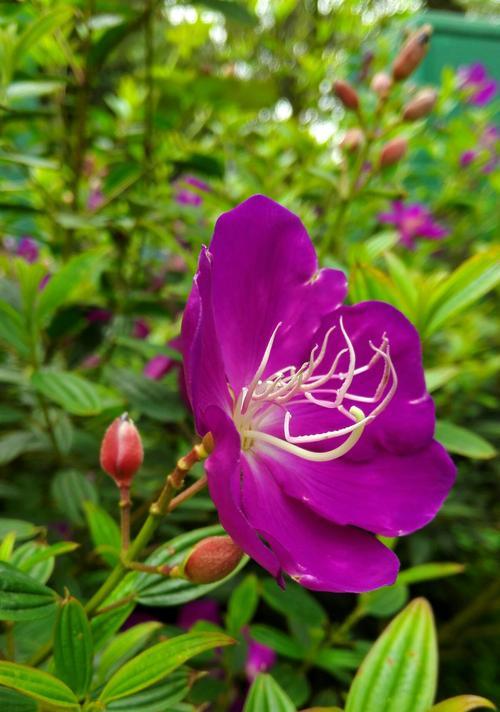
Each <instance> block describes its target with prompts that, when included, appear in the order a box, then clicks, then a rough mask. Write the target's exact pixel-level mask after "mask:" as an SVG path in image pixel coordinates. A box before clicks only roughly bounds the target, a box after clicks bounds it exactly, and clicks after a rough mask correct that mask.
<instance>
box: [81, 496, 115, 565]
mask: <svg viewBox="0 0 500 712" xmlns="http://www.w3.org/2000/svg"><path fill="white" fill-rule="evenodd" d="M83 509H84V511H85V516H86V517H87V524H88V527H89V529H90V536H91V537H92V541H93V543H94V546H95V548H96V550H97V551H98V552H99V553H100V554H101V556H102V558H103V559H104V561H106V562H107V563H108V564H110V565H111V566H113V565H114V564H116V562H117V561H118V559H119V557H120V547H121V536H120V528H119V527H118V524H117V523H116V522H115V520H114V519H113V517H112V516H111V515H110V514H108V512H106V510H105V509H102V507H99V505H97V504H94V503H93V502H88V501H87V502H84V503H83Z"/></svg>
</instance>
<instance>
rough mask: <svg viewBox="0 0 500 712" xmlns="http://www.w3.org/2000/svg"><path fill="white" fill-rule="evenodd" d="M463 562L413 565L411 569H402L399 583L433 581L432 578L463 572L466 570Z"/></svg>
mask: <svg viewBox="0 0 500 712" xmlns="http://www.w3.org/2000/svg"><path fill="white" fill-rule="evenodd" d="M464 568H465V567H464V565H463V564H455V563H451V562H444V561H443V562H441V561H440V562H436V563H428V564H420V565H419V566H412V567H411V568H410V569H406V570H405V571H401V572H400V574H399V576H398V583H405V584H409V583H419V582H420V581H431V580H432V579H438V578H445V577H446V576H455V575H456V574H461V573H462V572H463V570H464Z"/></svg>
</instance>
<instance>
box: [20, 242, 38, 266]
mask: <svg viewBox="0 0 500 712" xmlns="http://www.w3.org/2000/svg"><path fill="white" fill-rule="evenodd" d="M39 254H40V251H39V249H38V245H37V243H36V242H35V240H33V238H32V237H21V239H20V240H19V242H18V243H17V250H16V255H17V256H18V257H22V258H23V260H25V261H26V262H29V263H30V264H33V262H36V261H37V259H38V256H39Z"/></svg>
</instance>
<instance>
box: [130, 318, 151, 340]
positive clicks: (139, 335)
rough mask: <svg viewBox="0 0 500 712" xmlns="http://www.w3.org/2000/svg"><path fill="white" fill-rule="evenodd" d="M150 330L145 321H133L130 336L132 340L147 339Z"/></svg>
mask: <svg viewBox="0 0 500 712" xmlns="http://www.w3.org/2000/svg"><path fill="white" fill-rule="evenodd" d="M150 333H151V329H150V328H149V324H148V322H147V321H146V319H134V324H133V326H132V336H133V337H134V339H147V338H148V336H149V334H150Z"/></svg>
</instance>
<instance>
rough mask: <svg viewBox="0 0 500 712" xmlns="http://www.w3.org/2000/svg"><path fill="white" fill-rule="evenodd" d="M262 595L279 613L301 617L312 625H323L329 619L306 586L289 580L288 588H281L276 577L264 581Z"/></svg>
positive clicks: (291, 616)
mask: <svg viewBox="0 0 500 712" xmlns="http://www.w3.org/2000/svg"><path fill="white" fill-rule="evenodd" d="M262 597H263V598H264V600H265V602H266V603H267V604H268V605H269V606H271V608H273V609H274V610H275V611H278V613H282V614H283V615H285V616H289V617H290V618H300V620H301V621H303V622H304V623H307V624H308V625H310V626H322V625H323V623H325V622H326V620H327V615H326V613H325V611H324V609H323V607H322V606H321V605H320V604H319V603H318V602H317V601H316V599H315V598H314V597H313V596H312V595H311V594H310V593H308V592H307V591H306V590H305V589H304V588H302V587H301V586H299V585H298V584H296V583H294V582H291V581H290V582H289V583H288V584H287V587H286V589H284V590H283V589H282V588H280V587H279V586H278V585H277V583H276V581H275V580H274V579H269V578H268V579H265V580H264V581H263V582H262Z"/></svg>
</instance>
